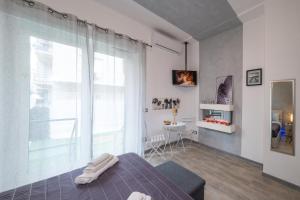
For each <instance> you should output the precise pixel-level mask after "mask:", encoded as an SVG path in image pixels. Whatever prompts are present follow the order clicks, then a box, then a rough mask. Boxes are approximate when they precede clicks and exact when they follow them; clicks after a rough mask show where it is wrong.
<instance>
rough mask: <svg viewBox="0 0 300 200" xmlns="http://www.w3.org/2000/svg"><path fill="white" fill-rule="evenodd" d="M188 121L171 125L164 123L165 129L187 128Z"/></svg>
mask: <svg viewBox="0 0 300 200" xmlns="http://www.w3.org/2000/svg"><path fill="white" fill-rule="evenodd" d="M185 126H186V123H184V122H177V123H176V124H170V125H165V124H164V125H163V127H164V129H166V130H180V129H183V128H185Z"/></svg>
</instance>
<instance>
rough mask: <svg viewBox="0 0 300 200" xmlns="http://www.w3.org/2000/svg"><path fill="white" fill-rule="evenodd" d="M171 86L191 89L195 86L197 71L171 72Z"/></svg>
mask: <svg viewBox="0 0 300 200" xmlns="http://www.w3.org/2000/svg"><path fill="white" fill-rule="evenodd" d="M172 79H173V85H177V86H183V87H193V86H196V85H197V71H187V70H172Z"/></svg>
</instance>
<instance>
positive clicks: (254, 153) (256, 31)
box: [241, 15, 266, 163]
mask: <svg viewBox="0 0 300 200" xmlns="http://www.w3.org/2000/svg"><path fill="white" fill-rule="evenodd" d="M264 66H265V17H264V15H262V16H259V17H257V18H255V19H253V20H250V21H247V22H244V23H243V117H242V129H243V130H242V148H241V156H242V157H245V158H247V159H250V160H254V161H256V162H259V163H262V162H263V144H264V143H263V140H264V113H265V112H264V86H263V85H262V86H250V87H249V86H246V71H247V70H249V69H255V68H263V77H264V73H265V69H264ZM263 84H266V83H265V81H264V79H263Z"/></svg>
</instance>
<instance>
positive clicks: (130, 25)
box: [39, 0, 199, 134]
mask: <svg viewBox="0 0 300 200" xmlns="http://www.w3.org/2000/svg"><path fill="white" fill-rule="evenodd" d="M39 1H40V2H42V3H45V4H46V5H48V6H51V7H53V8H54V9H56V10H58V11H61V12H67V13H71V14H74V15H76V16H77V17H79V18H81V19H85V20H87V21H89V22H92V23H96V24H97V25H99V26H102V27H107V28H110V29H113V30H115V31H116V32H120V33H124V34H128V35H130V36H131V37H134V38H137V39H140V40H143V41H145V42H148V43H151V40H152V35H153V32H154V30H153V29H152V28H150V27H149V26H146V25H144V24H141V23H139V22H138V21H136V20H134V19H131V18H129V17H127V16H125V15H122V14H120V13H118V12H117V11H114V10H112V9H110V8H108V7H105V6H103V5H102V4H100V3H97V2H96V1H94V0H85V1H82V0H63V1H62V0H39ZM164 23H165V22H164ZM171 27H173V26H171ZM178 32H182V31H181V30H178ZM174 42H176V41H174ZM177 42H179V41H177ZM190 43H191V44H190V45H189V48H188V50H189V57H188V63H189V64H190V65H192V66H194V67H195V68H194V69H196V70H197V69H198V66H199V44H198V42H197V41H195V40H191V41H190ZM182 48H183V45H182ZM183 67H184V52H183V51H182V53H181V54H180V55H177V54H174V53H170V52H168V51H165V50H162V49H160V48H158V47H156V46H153V48H148V49H147V77H146V78H147V91H146V95H147V97H146V103H147V104H146V106H147V107H148V108H149V112H148V113H147V114H146V119H147V121H148V123H147V126H148V129H149V130H148V132H149V133H150V134H157V133H160V131H161V130H162V121H163V120H164V119H171V111H170V110H161V111H153V110H151V101H152V98H153V97H179V98H180V99H181V100H182V102H181V108H180V109H179V116H178V117H179V118H180V117H196V113H197V111H198V109H195V106H197V107H196V108H198V105H197V104H198V101H197V97H198V95H197V91H198V89H197V88H179V87H175V86H173V85H172V79H171V75H172V74H171V70H172V69H183Z"/></svg>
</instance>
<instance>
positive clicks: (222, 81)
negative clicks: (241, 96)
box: [216, 76, 233, 105]
mask: <svg viewBox="0 0 300 200" xmlns="http://www.w3.org/2000/svg"><path fill="white" fill-rule="evenodd" d="M232 85H233V77H232V76H221V77H217V88H216V93H217V95H216V103H217V104H227V105H230V104H232Z"/></svg>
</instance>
